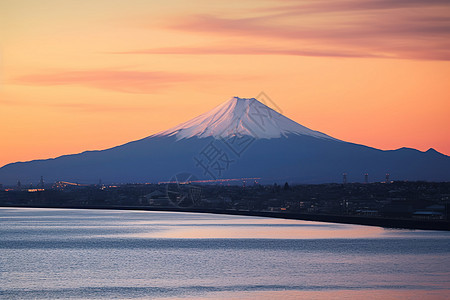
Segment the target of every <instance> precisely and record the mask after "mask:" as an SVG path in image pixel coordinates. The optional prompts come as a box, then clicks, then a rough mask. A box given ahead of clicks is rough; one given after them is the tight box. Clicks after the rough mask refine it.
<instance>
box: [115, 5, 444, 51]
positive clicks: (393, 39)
mask: <svg viewBox="0 0 450 300" xmlns="http://www.w3.org/2000/svg"><path fill="white" fill-rule="evenodd" d="M280 3H281V4H280ZM248 15H252V17H247V16H241V17H239V16H236V15H232V16H230V15H228V16H227V15H226V14H224V15H221V16H219V15H213V14H201V15H188V16H179V17H176V18H173V19H171V20H170V21H168V22H167V23H166V24H165V25H164V27H165V28H166V29H170V30H176V31H180V32H186V33H189V34H202V35H210V36H214V38H215V39H217V38H222V39H223V40H224V43H223V44H224V45H226V43H227V42H230V41H233V44H232V47H222V48H221V49H220V48H219V47H217V46H211V45H204V46H202V47H186V46H180V47H179V48H174V47H167V48H157V49H145V50H136V51H123V52H121V53H128V54H131V53H133V54H137V53H140V54H229V55H258V54H260V55H272V54H273V55H302V56H336V57H391V58H406V59H430V60H450V1H448V0H430V1H418V0H396V1H393V0H369V1H359V0H358V1H356V0H352V1H349V0H347V1H330V0H325V1H302V2H294V1H282V2H277V3H276V4H272V5H269V6H265V7H259V8H254V9H252V11H251V14H248ZM255 44H261V45H266V46H261V47H254V46H249V45H255ZM267 45H277V46H276V47H273V46H270V47H268V46H267Z"/></svg>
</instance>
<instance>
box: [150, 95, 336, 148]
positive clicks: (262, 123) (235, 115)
mask: <svg viewBox="0 0 450 300" xmlns="http://www.w3.org/2000/svg"><path fill="white" fill-rule="evenodd" d="M289 134H295V135H307V136H313V137H316V138H321V139H331V140H336V139H335V138H332V137H330V136H328V135H326V134H324V133H321V132H319V131H314V130H311V129H309V128H307V127H305V126H302V125H300V124H298V123H296V122H294V121H292V120H291V119H289V118H287V117H285V116H283V115H282V114H280V113H278V112H276V111H275V110H273V109H271V108H270V107H268V106H266V105H264V104H263V103H261V102H259V101H258V100H257V99H255V98H239V97H233V98H231V99H230V100H229V101H227V102H224V103H223V104H221V105H219V106H217V107H215V108H213V109H212V110H210V111H208V112H206V113H204V114H202V115H200V116H198V117H196V118H194V119H192V120H190V121H187V122H184V123H181V124H179V125H177V126H175V127H173V128H170V129H168V130H165V131H162V132H160V133H158V134H155V135H153V136H175V137H176V138H177V140H180V139H185V138H191V137H199V138H205V137H210V136H212V137H215V138H220V137H222V138H225V137H230V136H235V135H236V136H244V135H248V136H253V137H255V138H262V139H271V138H280V137H287V136H288V135H289ZM153 136H152V137H153Z"/></svg>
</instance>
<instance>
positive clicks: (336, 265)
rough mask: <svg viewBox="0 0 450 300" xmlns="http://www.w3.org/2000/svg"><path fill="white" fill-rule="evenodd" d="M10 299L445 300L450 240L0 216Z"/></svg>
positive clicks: (373, 231)
mask: <svg viewBox="0 0 450 300" xmlns="http://www.w3.org/2000/svg"><path fill="white" fill-rule="evenodd" d="M0 298H2V299H67V298H69V299H148V298H151V299H158V298H159V299H180V298H183V299H189V298H191V299H194V298H195V299H199V298H200V299H276V298H283V299H298V298H303V299H355V298H359V299H398V298H402V299H425V298H426V299H448V298H450V232H439V231H420V230H396V229H383V228H380V227H369V226H359V225H346V224H332V223H320V222H308V221H299V220H283V219H270V218H260V217H246V216H226V215H212V214H199V213H176V212H146V211H119V210H75V209H35V208H0Z"/></svg>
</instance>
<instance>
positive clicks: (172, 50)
mask: <svg viewBox="0 0 450 300" xmlns="http://www.w3.org/2000/svg"><path fill="white" fill-rule="evenodd" d="M113 53H114V54H182V55H293V56H322V57H385V56H380V55H375V54H374V55H372V54H368V53H365V54H364V53H358V52H350V51H327V50H315V49H283V48H268V47H247V46H244V47H243V46H239V47H230V46H229V45H215V46H204V47H165V48H154V49H142V50H131V51H123V52H113Z"/></svg>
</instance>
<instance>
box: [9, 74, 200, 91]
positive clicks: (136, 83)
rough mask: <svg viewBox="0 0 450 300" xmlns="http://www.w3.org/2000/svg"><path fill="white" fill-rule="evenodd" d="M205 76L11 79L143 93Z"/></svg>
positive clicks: (103, 75) (22, 81)
mask: <svg viewBox="0 0 450 300" xmlns="http://www.w3.org/2000/svg"><path fill="white" fill-rule="evenodd" d="M205 77H206V76H203V75H195V74H183V73H170V72H146V71H118V70H84V71H59V72H51V73H49V72H46V73H40V74H29V75H24V76H20V77H16V78H14V79H12V80H11V83H13V84H20V85H36V86H55V85H81V86H87V87H93V88H98V89H105V90H113V91H117V92H124V93H144V94H145V93H155V92H158V91H159V90H160V89H163V88H167V87H168V86H171V85H173V84H179V83H182V82H188V81H192V80H198V79H202V78H205Z"/></svg>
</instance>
